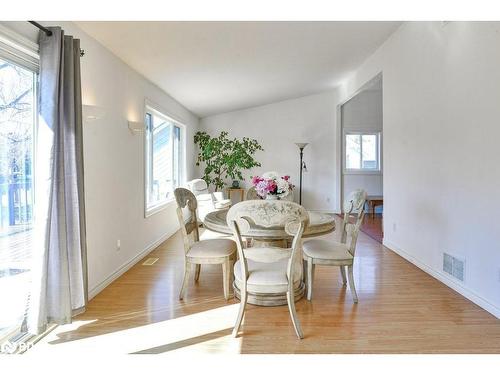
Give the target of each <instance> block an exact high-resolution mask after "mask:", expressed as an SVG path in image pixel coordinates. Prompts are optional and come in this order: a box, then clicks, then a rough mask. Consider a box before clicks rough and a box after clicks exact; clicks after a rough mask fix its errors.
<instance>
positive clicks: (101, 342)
mask: <svg viewBox="0 0 500 375" xmlns="http://www.w3.org/2000/svg"><path fill="white" fill-rule="evenodd" d="M204 235H207V233H206V232H205V233H204ZM335 235H336V234H331V235H328V236H325V237H332V236H335ZM182 251H183V250H182V241H181V237H180V234H179V233H178V234H176V235H175V236H173V237H172V238H170V239H168V240H167V241H166V242H164V243H163V244H162V245H161V246H159V247H158V248H157V249H156V250H154V251H153V252H152V253H151V254H150V257H157V258H160V259H159V261H157V262H156V263H155V264H154V265H152V266H143V265H141V263H142V262H140V263H139V264H137V265H136V266H134V267H133V268H132V269H131V270H130V271H128V272H127V273H126V274H124V275H123V276H122V277H120V278H119V279H118V280H116V281H115V282H114V283H113V284H112V285H110V286H109V287H108V288H106V289H105V290H104V291H103V292H101V293H100V294H99V295H98V296H96V297H95V298H94V299H93V300H92V301H90V303H89V305H88V309H87V312H85V313H84V314H82V315H80V316H78V317H76V319H75V322H74V323H73V324H71V325H68V326H61V327H59V328H57V329H56V330H55V331H53V332H52V333H50V334H49V335H48V336H47V337H45V338H44V339H43V340H42V341H41V342H39V343H38V344H37V345H35V347H34V348H33V349H31V350H30V351H28V353H27V355H30V353H35V354H36V353H47V354H51V353H52V354H54V353H64V352H71V353H74V352H75V351H81V352H82V353H83V352H84V353H92V352H96V353H99V352H100V353H113V352H114V353H167V352H172V351H179V352H185V351H190V352H191V351H193V352H209V353H500V321H499V320H497V319H496V318H495V317H493V316H492V315H490V314H489V313H487V312H486V311H484V310H482V309H481V308H479V307H478V306H476V305H475V304H473V303H472V302H470V301H468V300H467V299H465V298H463V297H462V296H460V295H459V294H457V293H456V292H454V291H453V290H451V289H449V288H448V287H446V286H445V285H444V284H442V283H440V282H439V281H437V280H435V279H434V278H432V277H431V276H429V275H427V274H426V273H424V272H423V271H421V270H420V269H418V268H416V267H415V266H414V265H412V264H411V263H409V262H407V261H405V260H404V259H402V258H401V257H399V256H398V255H396V254H395V253H393V252H392V251H390V250H388V249H387V248H385V247H383V246H382V245H381V244H379V243H378V242H376V241H374V240H373V239H371V238H370V237H368V236H366V235H365V234H363V233H361V234H360V238H359V241H358V248H357V259H356V261H355V270H354V274H355V281H356V287H357V292H358V296H359V304H357V305H354V304H353V303H352V299H351V294H350V291H349V290H348V289H346V288H345V287H343V286H342V284H341V281H340V280H341V279H340V273H339V270H338V268H337V267H320V266H317V269H316V275H315V280H314V295H313V299H312V301H311V302H308V301H307V300H305V299H302V300H300V301H298V302H297V304H296V308H297V314H298V317H299V319H300V321H301V324H302V329H303V331H304V336H305V338H304V339H303V340H298V339H297V338H296V336H295V333H294V330H293V327H292V323H291V321H290V316H289V313H288V310H287V307H286V306H280V307H257V306H252V305H250V307H249V308H248V309H247V313H246V315H245V319H244V321H243V324H242V329H241V331H240V332H242V334H241V335H240V336H239V337H238V338H233V337H231V336H230V334H231V329H232V327H233V324H234V321H235V319H236V313H237V307H238V301H237V300H235V299H231V300H229V301H228V302H226V301H225V300H224V297H223V290H222V269H221V267H220V266H206V267H203V268H202V271H201V276H200V280H199V282H198V283H197V284H195V283H194V281H193V280H191V283H190V285H189V287H188V289H187V293H186V297H185V300H184V301H179V300H178V293H179V288H180V285H181V281H182V275H183V258H182Z"/></svg>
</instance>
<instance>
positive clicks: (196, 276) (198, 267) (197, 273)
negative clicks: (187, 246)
mask: <svg viewBox="0 0 500 375" xmlns="http://www.w3.org/2000/svg"><path fill="white" fill-rule="evenodd" d="M200 271H201V264H197V265H196V266H195V271H194V281H195V282H198V280H199V279H200Z"/></svg>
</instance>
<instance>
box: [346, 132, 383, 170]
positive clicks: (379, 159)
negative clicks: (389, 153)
mask: <svg viewBox="0 0 500 375" xmlns="http://www.w3.org/2000/svg"><path fill="white" fill-rule="evenodd" d="M348 135H359V136H363V135H374V136H376V137H377V143H376V146H377V150H376V155H377V168H347V155H346V152H347V136H348ZM360 146H361V150H360V152H361V155H360V158H361V165H363V142H361V145H360ZM381 150H382V132H381V131H380V130H350V129H347V130H344V134H343V139H342V158H343V163H342V164H343V166H342V169H343V172H344V174H381V173H382V152H381Z"/></svg>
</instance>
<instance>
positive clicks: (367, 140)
mask: <svg viewBox="0 0 500 375" xmlns="http://www.w3.org/2000/svg"><path fill="white" fill-rule="evenodd" d="M344 144H345V155H344V157H345V164H344V166H345V169H346V170H347V171H379V170H380V151H379V149H380V133H346V134H345V142H344Z"/></svg>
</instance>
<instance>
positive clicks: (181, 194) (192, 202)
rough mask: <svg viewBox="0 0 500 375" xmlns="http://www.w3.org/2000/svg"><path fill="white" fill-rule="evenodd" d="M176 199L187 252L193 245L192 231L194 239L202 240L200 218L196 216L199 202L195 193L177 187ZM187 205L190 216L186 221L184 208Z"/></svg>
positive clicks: (175, 191)
mask: <svg viewBox="0 0 500 375" xmlns="http://www.w3.org/2000/svg"><path fill="white" fill-rule="evenodd" d="M174 196H175V200H176V202H177V218H178V219H179V225H180V227H181V232H182V239H183V241H184V251H185V252H186V253H187V252H188V251H189V249H190V248H191V245H192V240H191V238H190V235H191V233H192V234H193V235H192V237H193V240H194V241H199V240H200V233H199V231H198V220H197V217H196V208H197V207H198V202H197V201H196V197H195V195H194V194H193V193H192V192H191V191H190V190H188V189H185V188H177V189H175V190H174ZM186 207H187V209H188V211H189V214H190V218H189V220H188V221H187V222H186V220H185V219H184V213H183V209H185V208H186Z"/></svg>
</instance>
